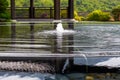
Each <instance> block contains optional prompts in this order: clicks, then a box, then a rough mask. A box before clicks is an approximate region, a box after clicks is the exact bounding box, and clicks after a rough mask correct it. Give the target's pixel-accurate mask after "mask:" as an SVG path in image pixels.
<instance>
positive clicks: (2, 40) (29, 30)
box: [0, 23, 120, 80]
mask: <svg viewBox="0 0 120 80" xmlns="http://www.w3.org/2000/svg"><path fill="white" fill-rule="evenodd" d="M55 26H56V25H54V24H53V23H49V24H38V23H37V24H27V23H26V24H25V23H24V24H20V23H19V24H2V25H0V54H1V55H3V56H5V55H18V56H20V54H22V56H26V54H27V55H28V56H31V55H32V54H33V55H32V56H36V55H37V56H43V55H45V54H46V55H47V56H48V57H51V56H52V57H58V58H59V57H60V56H61V57H65V58H64V59H63V60H61V59H60V60H58V64H59V65H58V67H59V66H60V65H61V64H62V65H61V67H62V68H60V69H61V72H65V70H66V69H67V68H68V67H67V66H68V65H69V64H71V60H73V63H72V64H73V65H75V66H74V67H73V68H76V65H88V66H102V67H108V68H110V69H111V68H119V67H120V63H119V62H120V57H119V54H120V25H119V24H90V25H86V24H85V25H83V24H65V23H64V24H63V26H64V28H65V32H64V33H57V32H56V31H55V29H54V27H55ZM69 27H70V28H71V27H74V28H73V30H71V29H69ZM11 29H12V31H11ZM24 54H25V55H24ZM48 54H49V55H48ZM58 55H59V56H58ZM70 57H72V58H70ZM60 61H61V62H60ZM54 64H55V65H56V63H54ZM85 70H87V69H85ZM68 71H70V70H68ZM76 71H77V70H76ZM76 71H75V72H76ZM80 71H81V70H80ZM80 71H79V70H78V72H80ZM72 72H74V70H72ZM118 72H119V71H118ZM1 74H2V73H1ZM3 74H4V73H3ZM3 74H2V75H3ZM8 74H9V73H8ZM18 74H19V73H18ZM20 74H21V73H20ZM26 74H28V73H26ZM68 74H69V75H70V73H68ZM68 74H66V75H67V76H68ZM71 74H72V73H71ZM78 74H79V75H80V73H78ZM4 75H5V74H4ZM31 75H32V76H33V74H30V76H31ZM34 75H36V74H34ZM72 75H74V74H72ZM81 75H83V74H81ZM89 75H91V74H88V75H87V76H89ZM94 75H95V76H97V74H94ZM102 75H103V74H102ZM102 75H101V76H102ZM107 75H110V76H112V75H114V76H115V78H118V74H117V73H116V74H111V73H109V74H106V76H107ZM10 76H11V75H10ZM54 76H55V75H54ZM59 76H63V75H59ZM84 76H86V74H84ZM110 76H109V78H110ZM64 77H66V76H64ZM92 77H93V74H92ZM84 78H85V77H82V78H79V79H83V80H84ZM8 79H9V78H8ZM1 80H3V79H1ZM5 80H7V79H5ZM20 80H21V79H20ZM29 80H44V79H41V78H39V79H29ZM46 80H52V79H46ZM53 80H55V79H53ZM65 80H69V79H66V78H65ZM75 80H76V79H75ZM109 80H110V79H109ZM113 80H117V79H113Z"/></svg>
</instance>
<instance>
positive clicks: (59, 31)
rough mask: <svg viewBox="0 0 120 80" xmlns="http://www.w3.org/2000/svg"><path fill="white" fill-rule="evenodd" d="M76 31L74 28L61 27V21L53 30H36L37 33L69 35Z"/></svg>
mask: <svg viewBox="0 0 120 80" xmlns="http://www.w3.org/2000/svg"><path fill="white" fill-rule="evenodd" d="M75 33H77V32H76V31H75V30H66V29H64V28H63V26H62V23H58V24H57V26H56V29H55V30H44V31H43V32H38V33H37V35H40V34H42V35H46V34H47V35H49V34H50V35H57V36H62V35H71V34H75Z"/></svg>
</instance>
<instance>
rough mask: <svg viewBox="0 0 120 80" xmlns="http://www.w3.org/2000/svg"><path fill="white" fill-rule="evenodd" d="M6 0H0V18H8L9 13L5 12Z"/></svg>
mask: <svg viewBox="0 0 120 80" xmlns="http://www.w3.org/2000/svg"><path fill="white" fill-rule="evenodd" d="M7 7H8V2H7V0H0V19H8V18H9V14H8V13H7Z"/></svg>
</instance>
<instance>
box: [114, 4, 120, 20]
mask: <svg viewBox="0 0 120 80" xmlns="http://www.w3.org/2000/svg"><path fill="white" fill-rule="evenodd" d="M112 14H113V16H114V19H115V20H116V21H120V5H119V6H117V7H115V8H114V9H112Z"/></svg>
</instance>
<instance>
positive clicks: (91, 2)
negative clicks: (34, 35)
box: [0, 0, 120, 21]
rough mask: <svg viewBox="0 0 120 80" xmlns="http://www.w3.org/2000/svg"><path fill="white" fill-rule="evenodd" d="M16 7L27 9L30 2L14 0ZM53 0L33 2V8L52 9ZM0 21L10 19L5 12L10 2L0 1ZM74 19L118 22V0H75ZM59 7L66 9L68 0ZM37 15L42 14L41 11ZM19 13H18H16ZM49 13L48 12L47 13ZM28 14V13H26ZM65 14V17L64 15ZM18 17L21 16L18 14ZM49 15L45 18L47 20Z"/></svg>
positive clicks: (8, 0)
mask: <svg viewBox="0 0 120 80" xmlns="http://www.w3.org/2000/svg"><path fill="white" fill-rule="evenodd" d="M15 1H16V7H29V6H30V5H29V3H30V0H15ZM53 1H54V0H35V1H34V6H35V7H53V6H54V3H53ZM0 5H4V7H2V6H0V19H1V18H5V19H7V18H10V15H9V13H8V12H6V7H10V0H0ZM74 5H75V6H74V8H75V12H74V18H75V19H76V20H79V21H81V20H90V21H91V20H92V21H94V20H95V21H109V20H111V21H114V20H116V21H119V20H120V6H119V5H120V0H112V1H111V0H75V3H74ZM61 7H64V8H65V7H66V8H67V7H68V0H61ZM37 12H38V13H37V14H39V15H40V14H41V15H42V14H44V12H43V11H42V12H41V13H39V11H37ZM66 12H67V11H65V10H64V11H61V17H63V18H64V17H66V16H67V13H66ZM18 13H19V12H18ZM18 13H17V14H18ZM47 13H49V12H47ZM26 14H28V13H26ZM65 14H66V15H65ZM20 15H22V14H21V13H20ZM52 15H53V14H52ZM49 16H50V15H49V14H48V15H47V16H45V18H49Z"/></svg>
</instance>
